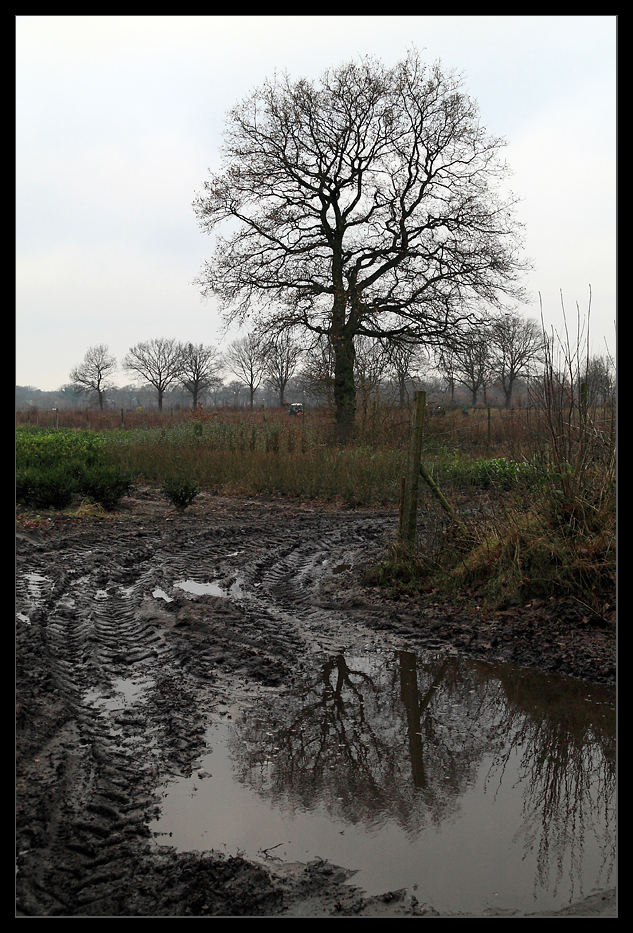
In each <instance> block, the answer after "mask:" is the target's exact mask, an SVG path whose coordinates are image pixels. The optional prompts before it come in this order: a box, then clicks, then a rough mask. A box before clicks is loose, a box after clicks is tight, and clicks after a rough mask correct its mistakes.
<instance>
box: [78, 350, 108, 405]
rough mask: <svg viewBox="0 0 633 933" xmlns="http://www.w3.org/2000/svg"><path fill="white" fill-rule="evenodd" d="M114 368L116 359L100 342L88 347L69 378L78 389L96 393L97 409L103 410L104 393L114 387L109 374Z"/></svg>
mask: <svg viewBox="0 0 633 933" xmlns="http://www.w3.org/2000/svg"><path fill="white" fill-rule="evenodd" d="M116 368H117V363H116V359H115V358H114V357H113V356H112V355H111V354H110V352H109V350H108V348H107V346H105V345H103V344H100V345H99V346H96V347H90V349H89V350H88V351H87V352H86V355H85V356H84V359H83V363H81V364H80V365H79V366H75V368H74V369H73V370H72V371H71V373H70V378H71V380H72V384H73V386H74V387H75V388H76V389H78V390H79V391H82V392H86V393H89V394H94V395H96V397H97V400H98V402H99V409H100V410H101V411H103V403H104V400H105V396H106V393H107V392H108V391H110V390H111V389H113V388H114V384H113V383H112V382H110V376H111V375H112V373H113V372H115V371H116Z"/></svg>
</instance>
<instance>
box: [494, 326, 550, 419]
mask: <svg viewBox="0 0 633 933" xmlns="http://www.w3.org/2000/svg"><path fill="white" fill-rule="evenodd" d="M490 347H491V352H492V360H493V366H494V368H495V371H496V374H497V377H498V379H499V382H500V383H501V388H502V389H503V394H504V396H505V404H506V408H510V406H511V404H512V392H513V389H514V386H515V383H516V380H517V379H518V378H519V377H521V376H526V375H528V374H529V371H530V367H531V366H532V365H533V364H534V363H536V361H537V360H539V359H540V358H541V357H542V355H543V332H542V329H541V327H540V325H539V324H538V322H537V321H535V320H532V319H531V318H523V317H521V316H520V315H519V314H518V313H517V312H516V311H514V312H512V311H508V312H504V313H502V314H500V315H498V316H497V317H496V319H495V321H494V323H493V326H492V328H491V330H490Z"/></svg>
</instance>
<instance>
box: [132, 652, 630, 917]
mask: <svg viewBox="0 0 633 933" xmlns="http://www.w3.org/2000/svg"><path fill="white" fill-rule="evenodd" d="M614 700H615V691H614V690H613V689H612V688H606V687H601V686H592V685H587V684H584V683H583V682H581V681H574V680H571V679H564V678H560V677H556V676H553V675H543V674H539V673H538V672H533V671H528V670H521V669H516V668H514V667H511V666H509V665H502V664H486V663H484V662H472V661H464V660H460V659H457V658H446V657H445V656H442V655H433V654H429V655H415V654H413V653H410V652H406V651H402V652H397V653H395V654H392V653H389V654H384V655H375V656H371V657H370V656H363V657H352V656H343V655H339V656H337V657H334V658H332V659H331V660H330V661H329V662H328V664H327V665H325V666H324V668H323V669H322V670H321V671H319V672H317V674H316V675H315V676H314V678H313V679H312V680H311V681H309V682H306V683H305V684H304V685H303V688H302V689H299V690H297V691H295V692H294V693H293V694H289V695H286V696H284V697H281V698H280V697H277V698H276V699H275V701H274V702H273V703H271V704H270V705H269V706H267V705H266V703H265V702H264V701H262V703H260V704H259V705H258V706H257V708H255V709H252V710H249V711H248V712H245V713H244V714H243V715H242V716H241V717H239V718H237V719H236V720H235V721H233V722H231V721H224V722H218V723H215V724H213V725H212V726H211V727H210V728H209V730H208V744H209V754H208V755H206V756H204V757H203V758H202V759H201V760H200V761H199V762H198V765H199V769H198V770H197V771H194V772H193V774H192V775H191V776H190V777H187V778H182V779H180V780H178V781H176V782H174V783H171V784H168V785H166V786H165V787H164V788H163V791H162V792H163V800H162V815H161V818H160V819H159V820H158V821H156V822H155V823H153V824H152V826H151V828H152V830H153V831H154V832H155V833H156V834H157V839H158V841H159V842H160V843H161V844H165V845H171V846H174V847H175V848H177V849H178V850H181V851H188V850H210V849H214V850H215V851H223V852H226V853H228V854H232V855H234V854H237V853H238V852H239V853H242V854H244V855H245V857H247V858H250V859H254V860H257V859H259V860H262V861H265V860H266V859H268V860H269V861H271V860H274V859H276V858H280V859H283V860H284V861H301V862H305V861H309V860H311V859H315V858H323V859H328V860H329V861H332V862H334V863H336V864H339V865H342V866H344V867H346V868H350V869H355V870H356V872H357V873H356V874H355V875H354V876H353V877H352V878H351V883H352V884H354V885H357V886H359V887H361V888H363V889H364V890H365V891H366V892H367V893H368V894H380V893H384V892H385V891H388V890H394V889H398V888H403V887H406V888H408V889H409V891H410V892H412V893H413V892H414V893H415V895H416V897H417V898H418V900H419V901H421V902H422V903H426V904H430V905H432V906H433V907H435V908H436V909H437V910H439V911H440V912H442V911H448V910H450V911H464V912H469V913H478V912H481V911H483V910H486V908H490V907H496V908H506V909H512V908H517V909H519V910H524V911H529V910H556V909H560V908H562V907H564V906H566V905H567V904H568V903H570V902H572V901H575V900H578V899H580V898H582V897H584V896H587V895H588V894H590V893H592V891H593V890H594V889H596V888H606V887H609V886H613V885H614V884H615V709H614Z"/></svg>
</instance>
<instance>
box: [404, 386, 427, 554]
mask: <svg viewBox="0 0 633 933" xmlns="http://www.w3.org/2000/svg"><path fill="white" fill-rule="evenodd" d="M413 398H414V401H413V418H412V421H411V437H410V440H409V458H408V464H407V467H408V475H407V478H406V482H405V485H404V494H403V497H402V513H401V519H400V535H399V537H400V541H401V542H402V543H405V544H409V545H411V546H413V545H414V544H415V530H416V524H417V517H418V486H419V481H420V463H421V462H422V431H423V428H424V413H425V409H426V392H424V391H416V392H414V394H413Z"/></svg>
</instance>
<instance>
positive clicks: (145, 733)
mask: <svg viewBox="0 0 633 933" xmlns="http://www.w3.org/2000/svg"><path fill="white" fill-rule="evenodd" d="M396 527H397V515H396V514H395V513H394V511H393V510H375V509H372V510H369V509H366V510H362V509H356V510H354V509H346V508H344V507H341V506H336V505H332V504H331V505H318V504H315V503H309V502H305V503H297V502H292V501H289V500H283V499H278V500H272V499H261V498H252V499H237V498H230V497H223V496H214V495H212V494H210V493H209V494H206V493H202V494H200V495H199V496H198V498H197V499H196V500H195V501H194V503H193V504H192V505H191V506H190V508H188V509H187V510H186V511H184V512H177V511H176V510H174V509H173V508H171V506H169V504H168V503H166V501H165V500H164V499H163V498H162V496H161V495H160V494H159V493H158V492H157V491H156V490H152V489H150V488H142V489H141V488H139V489H137V490H135V492H134V493H133V495H132V496H130V497H129V498H126V499H124V500H123V501H122V502H121V504H120V507H119V508H118V509H117V510H116V511H115V512H112V513H104V512H101V511H99V510H98V509H96V508H95V507H84V508H83V509H78V510H75V511H74V512H73V513H46V514H42V515H34V514H28V513H20V514H19V515H18V521H17V537H16V570H17V576H16V579H17V585H16V593H17V599H16V610H17V616H16V620H17V621H16V648H17V652H16V717H17V718H16V756H17V757H16V788H17V791H16V842H17V874H16V905H17V906H16V916H20V917H24V916H135V917H137V916H138V917H141V916H147V917H149V916H152V917H153V916H156V917H189V916H203V915H207V916H226V917H236V916H303V917H317V916H363V917H370V916H376V917H380V916H439V914H438V913H437V912H436V911H435V910H433V908H431V907H429V906H427V905H425V904H424V903H423V902H421V901H418V900H416V898H415V897H412V896H410V894H409V893H408V892H406V891H396V892H385V893H384V895H383V896H381V897H367V896H366V895H365V893H364V892H362V891H360V890H358V889H356V888H354V887H353V886H352V885H351V884H350V883H349V881H348V878H349V873H348V872H347V871H346V870H345V869H344V868H340V867H338V866H335V865H331V864H329V863H327V862H321V861H318V862H312V863H308V864H294V865H281V866H279V865H278V864H277V863H274V864H271V865H270V866H268V865H258V864H254V863H249V862H248V861H246V860H244V859H242V858H240V857H225V856H222V855H221V854H219V853H218V852H214V851H209V852H206V853H179V852H177V851H175V850H174V849H173V848H169V847H168V846H165V845H164V844H159V842H158V841H157V840H156V839H155V838H153V836H152V833H151V831H150V829H149V826H150V823H151V821H152V820H153V819H155V817H156V815H157V813H158V803H159V797H158V796H157V787H158V785H159V784H160V782H161V781H163V780H165V779H166V778H167V777H168V776H169V775H173V774H176V773H179V774H187V773H191V770H192V769H193V768H194V767H196V762H197V761H198V760H199V758H200V757H201V755H202V754H203V753H204V748H205V745H204V741H205V726H206V722H207V717H208V716H210V715H218V716H220V715H222V714H226V712H227V710H230V709H231V708H232V707H237V706H241V707H244V706H246V707H247V706H248V704H249V703H253V702H256V697H257V696H261V692H262V691H265V692H266V693H267V694H272V695H274V694H275V692H276V691H283V689H284V688H285V687H288V686H289V685H290V684H291V683H292V681H293V678H294V677H296V676H298V675H300V674H301V672H302V671H304V670H306V669H309V668H311V667H315V666H316V665H317V664H318V663H319V661H320V660H324V659H325V658H326V657H329V656H331V655H332V654H333V653H335V652H337V651H341V650H343V649H350V648H353V647H354V645H361V644H362V645H366V644H367V643H368V641H372V642H374V643H377V642H380V643H382V644H390V645H393V646H402V645H405V644H406V645H407V646H409V647H412V648H413V649H415V648H416V647H417V648H420V649H422V648H424V647H432V648H434V649H436V650H445V651H447V652H449V653H458V654H460V655H463V656H469V657H476V658H488V659H494V660H506V661H512V662H514V663H516V664H518V665H521V666H527V667H537V668H540V669H542V670H547V671H559V672H561V673H563V674H567V675H570V676H573V677H578V678H583V679H586V680H589V681H593V682H598V683H604V684H614V683H615V675H616V663H615V659H616V647H615V636H614V631H613V628H612V624H611V620H609V619H606V620H605V619H603V618H598V617H596V616H595V615H592V614H591V613H590V612H588V611H586V610H585V609H584V607H582V606H580V605H578V604H572V603H560V602H555V601H544V602H541V603H538V604H536V603H533V604H532V605H530V606H527V607H523V608H520V609H519V608H516V609H513V610H506V611H503V612H495V613H486V612H484V611H483V610H481V609H478V608H476V607H473V606H472V605H471V604H469V603H467V602H464V603H463V604H462V603H459V602H457V603H453V604H448V603H446V602H444V601H442V600H439V599H438V598H437V594H435V595H434V594H429V595H428V596H427V597H425V598H424V599H423V600H421V599H420V598H419V597H416V598H412V597H405V596H400V597H398V598H395V597H391V596H389V595H388V594H386V593H385V592H384V591H381V590H379V589H377V588H373V587H368V586H366V585H364V584H363V570H364V569H366V568H367V567H368V566H369V565H370V564H371V563H372V562H373V561H378V560H380V558H381V557H382V556H383V555H384V553H385V548H386V544H387V542H388V541H389V540H390V539H392V538H393V535H394V533H395V531H396ZM209 579H213V580H215V581H217V582H218V584H219V585H220V586H221V587H222V588H223V590H224V592H225V594H226V595H222V591H220V595H203V596H198V597H196V598H195V599H191V598H190V596H188V595H187V593H186V592H185V591H184V590H178V589H174V584H175V583H178V582H179V581H183V580H198V581H208V580H209ZM161 593H162V594H164V595H165V596H166V595H169V597H170V599H169V600H168V599H167V598H162V596H161ZM180 594H182V595H180ZM137 677H139V678H140V677H146V678H147V683H148V684H150V686H149V687H148V690H147V693H146V695H145V700H144V702H143V703H142V704H140V705H136V706H135V705H134V704H130V705H123V706H121V707H119V708H118V709H117V708H116V705H115V706H114V708H112V705H111V708H110V710H109V712H108V714H107V715H104V713H103V706H100V705H99V704H96V703H95V702H94V696H95V695H96V693H97V692H99V695H100V696H101V697H104V696H105V697H108V696H110V697H116V693H115V688H114V685H115V683H116V682H117V681H121V680H126V679H130V678H137ZM91 697H92V698H93V699H92V700H91ZM503 913H504V915H506V916H507V915H508V912H507V911H505V912H503ZM456 915H459V914H453V915H451V916H456ZM491 915H494V914H491ZM510 915H511V916H512V915H513V916H522V914H520V913H519V912H518V911H516V912H514V913H513V912H510ZM561 915H568V916H581V917H592V916H616V915H617V913H616V902H615V892H614V891H604V892H597V893H594V894H593V895H592V896H591V897H590V898H588V899H587V900H586V901H583V902H582V903H581V904H575V905H572V906H571V907H569V908H567V909H566V910H565V911H563V913H562V914H561ZM444 916H446V914H445V915H444ZM461 916H463V915H461ZM531 916H536V914H532V915H531Z"/></svg>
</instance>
